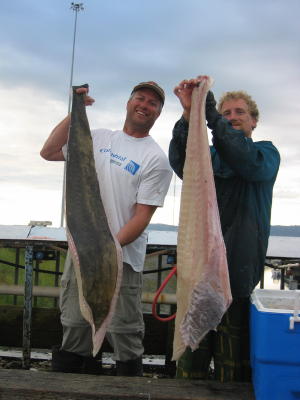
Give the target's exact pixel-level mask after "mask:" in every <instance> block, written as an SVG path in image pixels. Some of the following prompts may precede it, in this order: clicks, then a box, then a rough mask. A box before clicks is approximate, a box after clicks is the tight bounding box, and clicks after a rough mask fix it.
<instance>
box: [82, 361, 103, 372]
mask: <svg viewBox="0 0 300 400" xmlns="http://www.w3.org/2000/svg"><path fill="white" fill-rule="evenodd" d="M81 372H82V373H83V374H91V375H101V374H102V361H101V360H97V359H95V358H94V357H84V358H83V365H82V369H81Z"/></svg>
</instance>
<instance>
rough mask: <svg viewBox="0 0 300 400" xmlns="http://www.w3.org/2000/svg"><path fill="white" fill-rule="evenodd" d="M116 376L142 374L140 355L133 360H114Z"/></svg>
mask: <svg viewBox="0 0 300 400" xmlns="http://www.w3.org/2000/svg"><path fill="white" fill-rule="evenodd" d="M116 374H117V376H143V359H142V357H139V358H136V359H135V360H128V361H116Z"/></svg>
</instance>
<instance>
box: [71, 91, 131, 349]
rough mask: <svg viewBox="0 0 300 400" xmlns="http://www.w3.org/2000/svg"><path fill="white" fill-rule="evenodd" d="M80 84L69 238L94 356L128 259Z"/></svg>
mask: <svg viewBox="0 0 300 400" xmlns="http://www.w3.org/2000/svg"><path fill="white" fill-rule="evenodd" d="M83 87H87V85H83ZM77 88H78V87H73V103H72V112H71V125H70V132H69V140H68V153H67V168H66V221H67V237H68V243H69V251H70V253H71V257H72V260H73V264H74V270H75V275H76V279H77V284H78V292H79V304H80V310H81V313H82V316H83V317H84V318H85V319H86V321H88V322H89V323H90V325H91V327H92V337H93V355H94V356H95V355H96V354H97V353H98V351H99V349H100V347H101V345H102V342H103V339H104V336H105V333H106V330H107V327H108V325H109V323H110V321H111V319H112V315H113V312H114V308H115V306H116V302H117V297H118V293H119V289H120V284H121V279H122V268H123V263H122V250H121V246H120V244H119V242H118V240H117V239H116V238H115V237H114V235H113V234H112V232H111V229H110V224H109V221H108V219H107V216H106V214H105V210H104V207H103V203H102V200H101V195H100V188H99V184H100V185H101V182H100V183H99V181H98V178H97V173H96V169H95V161H94V154H93V143H92V137H91V133H90V128H89V123H88V119H87V116H86V111H85V104H84V95H83V94H77V93H76V89H77Z"/></svg>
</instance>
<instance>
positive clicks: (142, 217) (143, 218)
mask: <svg viewBox="0 0 300 400" xmlns="http://www.w3.org/2000/svg"><path fill="white" fill-rule="evenodd" d="M156 208H157V207H156V206H150V205H147V204H136V208H135V213H134V215H133V217H132V218H131V219H130V220H129V221H128V222H127V223H126V224H125V225H124V226H123V227H122V228H121V229H120V231H119V232H118V234H117V239H118V240H119V242H120V245H121V246H125V245H127V244H129V243H131V242H133V241H134V240H135V239H137V238H138V237H139V236H140V235H141V234H142V232H143V231H144V230H145V229H146V227H147V226H148V224H149V223H150V220H151V218H152V215H153V214H154V212H155V210H156Z"/></svg>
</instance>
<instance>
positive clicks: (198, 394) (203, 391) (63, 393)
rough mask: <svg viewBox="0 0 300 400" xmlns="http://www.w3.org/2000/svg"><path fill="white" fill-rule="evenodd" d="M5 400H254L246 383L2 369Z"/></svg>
mask: <svg viewBox="0 0 300 400" xmlns="http://www.w3.org/2000/svg"><path fill="white" fill-rule="evenodd" d="M0 398H1V399H5V400H66V399H67V400H79V399H81V400H96V399H97V400H100V399H103V400H104V399H105V400H122V399H127V400H128V399H130V400H135V399H145V400H254V395H253V390H252V386H251V385H250V384H246V383H245V384H244V383H233V384H232V383H220V382H213V381H196V380H193V381H191V380H179V379H152V378H151V379H149V378H128V377H111V376H93V375H78V374H61V373H53V372H35V371H22V370H5V369H2V370H1V369H0Z"/></svg>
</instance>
